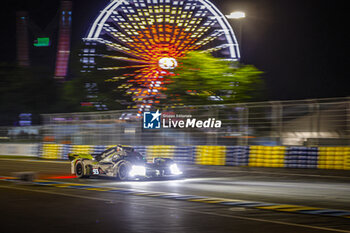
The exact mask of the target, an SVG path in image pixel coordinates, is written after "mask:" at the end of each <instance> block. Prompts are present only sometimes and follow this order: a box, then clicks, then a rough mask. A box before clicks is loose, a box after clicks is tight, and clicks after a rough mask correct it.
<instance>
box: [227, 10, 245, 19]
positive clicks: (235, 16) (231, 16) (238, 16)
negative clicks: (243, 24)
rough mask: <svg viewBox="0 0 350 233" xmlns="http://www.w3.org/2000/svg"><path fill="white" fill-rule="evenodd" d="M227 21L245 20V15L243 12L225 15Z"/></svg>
mask: <svg viewBox="0 0 350 233" xmlns="http://www.w3.org/2000/svg"><path fill="white" fill-rule="evenodd" d="M226 17H227V18H228V19H243V18H245V13H244V12H243V11H234V12H232V13H231V14H229V15H226Z"/></svg>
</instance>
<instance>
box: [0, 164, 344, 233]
mask: <svg viewBox="0 0 350 233" xmlns="http://www.w3.org/2000/svg"><path fill="white" fill-rule="evenodd" d="M183 170H184V171H185V176H184V177H183V178H182V179H179V180H146V181H129V182H118V181H116V180H114V179H108V178H107V179H106V178H92V179H83V180H81V179H76V178H72V177H71V175H70V174H69V172H70V166H69V163H66V162H55V161H51V162H46V161H25V160H11V159H0V176H1V177H2V178H0V206H1V218H0V219H1V229H2V230H1V232H253V233H254V232H259V233H260V232H293V233H295V232H302V233H303V232H349V233H350V172H349V171H327V170H299V169H271V168H235V167H201V166H186V167H183ZM23 171H34V172H37V173H38V179H40V180H39V181H38V182H36V183H22V182H18V181H11V180H8V181H6V180H5V178H4V177H7V176H13V174H14V173H15V172H23Z"/></svg>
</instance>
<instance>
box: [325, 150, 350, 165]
mask: <svg viewBox="0 0 350 233" xmlns="http://www.w3.org/2000/svg"><path fill="white" fill-rule="evenodd" d="M349 156H350V147H319V150H318V168H320V169H339V170H350V167H349Z"/></svg>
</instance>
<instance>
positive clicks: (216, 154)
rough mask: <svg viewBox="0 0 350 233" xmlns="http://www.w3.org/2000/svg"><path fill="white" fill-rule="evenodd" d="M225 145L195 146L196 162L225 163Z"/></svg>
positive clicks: (201, 163) (200, 163) (204, 163)
mask: <svg viewBox="0 0 350 233" xmlns="http://www.w3.org/2000/svg"><path fill="white" fill-rule="evenodd" d="M225 158H226V146H197V147H196V164H199V165H225Z"/></svg>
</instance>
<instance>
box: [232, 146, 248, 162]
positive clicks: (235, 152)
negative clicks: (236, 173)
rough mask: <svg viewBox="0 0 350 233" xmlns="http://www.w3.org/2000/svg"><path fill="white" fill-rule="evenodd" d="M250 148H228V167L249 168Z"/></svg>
mask: <svg viewBox="0 0 350 233" xmlns="http://www.w3.org/2000/svg"><path fill="white" fill-rule="evenodd" d="M249 149H250V148H249V146H227V147H226V165H228V166H248V163H249Z"/></svg>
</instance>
